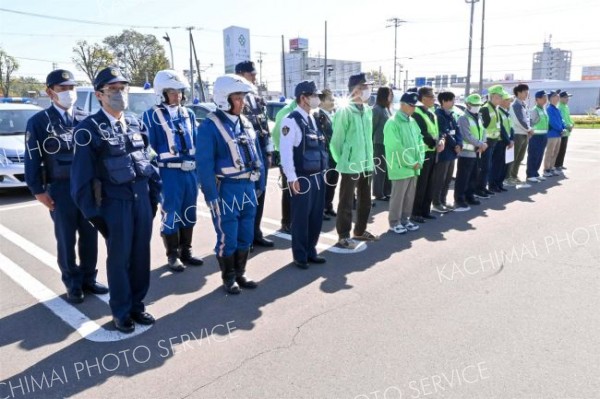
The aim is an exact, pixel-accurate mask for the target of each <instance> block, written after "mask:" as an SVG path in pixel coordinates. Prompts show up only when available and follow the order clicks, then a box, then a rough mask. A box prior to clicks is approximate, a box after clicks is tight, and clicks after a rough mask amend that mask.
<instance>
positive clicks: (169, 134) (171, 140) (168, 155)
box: [152, 105, 196, 161]
mask: <svg viewBox="0 0 600 399" xmlns="http://www.w3.org/2000/svg"><path fill="white" fill-rule="evenodd" d="M152 109H153V110H154V114H155V115H157V116H158V121H159V122H160V126H161V127H162V128H163V130H164V131H165V134H166V136H167V143H169V149H170V150H171V151H170V152H161V153H160V154H159V156H160V159H162V160H164V161H166V160H168V159H169V158H178V157H179V154H178V153H177V152H173V148H177V145H176V144H175V133H173V129H171V126H169V124H168V123H167V120H166V119H165V116H164V115H163V113H162V110H161V109H160V108H158V106H157V105H154V106H153V107H152ZM181 110H182V111H183V112H182V114H183V117H184V118H189V114H188V112H187V110H186V109H185V108H183V107H181ZM167 112H168V111H167ZM191 127H192V126H191V125H190V126H189V128H190V130H191ZM191 134H193V132H191ZM183 140H185V138H183ZM190 142H191V143H192V146H193V145H194V141H193V140H190ZM188 153H189V155H194V154H195V153H196V149H195V148H193V147H192V148H190V149H189V151H188Z"/></svg>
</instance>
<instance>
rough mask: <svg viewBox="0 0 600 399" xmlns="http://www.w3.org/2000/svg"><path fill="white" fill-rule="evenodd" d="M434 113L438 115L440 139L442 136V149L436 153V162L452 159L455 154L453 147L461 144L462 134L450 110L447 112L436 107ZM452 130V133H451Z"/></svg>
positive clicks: (454, 157)
mask: <svg viewBox="0 0 600 399" xmlns="http://www.w3.org/2000/svg"><path fill="white" fill-rule="evenodd" d="M435 114H436V115H437V117H438V126H439V128H440V139H441V138H444V140H445V144H444V151H442V152H440V153H439V155H438V162H444V161H453V160H455V159H456V157H457V154H456V152H455V151H454V147H456V146H457V145H458V146H461V147H462V145H463V141H462V135H461V134H460V129H459V127H458V123H457V122H456V119H454V115H453V114H452V112H450V113H447V112H446V111H444V110H443V109H442V108H437V109H436V110H435ZM452 131H454V134H452Z"/></svg>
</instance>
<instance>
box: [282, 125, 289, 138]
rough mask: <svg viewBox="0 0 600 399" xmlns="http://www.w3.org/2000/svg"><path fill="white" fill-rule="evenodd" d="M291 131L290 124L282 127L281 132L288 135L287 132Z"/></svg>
mask: <svg viewBox="0 0 600 399" xmlns="http://www.w3.org/2000/svg"><path fill="white" fill-rule="evenodd" d="M289 132H290V128H289V127H288V126H284V127H282V128H281V133H283V135H284V136H287V134H288V133H289Z"/></svg>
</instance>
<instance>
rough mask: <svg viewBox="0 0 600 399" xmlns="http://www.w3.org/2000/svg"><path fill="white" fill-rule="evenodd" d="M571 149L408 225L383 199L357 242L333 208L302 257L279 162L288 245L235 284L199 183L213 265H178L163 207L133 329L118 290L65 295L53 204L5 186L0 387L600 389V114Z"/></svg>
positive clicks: (393, 393)
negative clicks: (338, 229)
mask: <svg viewBox="0 0 600 399" xmlns="http://www.w3.org/2000/svg"><path fill="white" fill-rule="evenodd" d="M565 165H566V166H567V167H568V170H567V171H566V172H565V175H564V176H561V177H555V178H549V179H548V180H547V181H546V182H543V183H539V184H536V185H535V186H534V187H532V188H528V189H525V188H521V189H515V188H511V189H510V191H509V192H507V193H503V194H499V195H496V196H495V197H494V198H491V199H489V200H485V201H483V204H482V205H481V206H478V207H474V208H473V209H472V210H471V211H470V212H465V213H450V214H447V215H444V216H442V217H440V218H438V220H436V221H432V222H430V221H428V222H427V223H426V224H424V225H422V226H421V229H420V230H419V231H417V232H414V233H408V234H405V235H401V236H398V235H395V234H393V233H388V232H387V212H386V210H387V203H384V202H377V205H376V207H375V208H373V212H372V225H371V226H370V227H369V229H370V231H372V232H374V233H376V234H382V238H381V240H380V241H378V242H374V243H369V244H367V245H363V246H361V247H359V248H358V249H357V250H356V251H355V252H344V251H339V250H337V249H336V248H333V245H334V244H335V242H336V234H335V221H326V222H324V227H323V231H324V233H323V234H322V236H321V239H320V242H319V249H320V251H321V255H323V256H324V257H326V258H327V263H326V264H324V265H314V266H312V267H311V268H310V269H309V270H307V271H304V270H300V269H298V268H296V267H294V266H293V265H292V264H291V262H292V255H291V250H290V237H289V236H287V235H285V234H281V233H277V232H276V230H277V229H278V228H279V209H280V206H279V203H280V201H279V195H280V191H279V189H278V188H277V176H278V171H276V170H274V169H272V170H271V176H270V178H269V190H268V194H267V195H268V197H267V205H266V209H265V218H264V220H263V227H264V231H265V233H269V234H270V238H272V239H273V240H274V241H275V243H276V247H275V248H274V249H272V250H268V251H265V250H257V251H256V252H255V253H253V254H252V256H251V259H250V261H249V264H248V274H249V275H250V276H251V277H252V278H254V279H255V280H257V281H258V282H259V284H260V286H259V288H258V289H257V290H254V291H244V292H243V293H242V294H241V295H239V296H227V295H225V293H224V291H223V290H222V288H221V286H220V275H219V272H218V267H217V262H216V259H215V258H214V255H213V254H212V247H213V246H214V239H215V233H214V230H213V227H212V224H211V223H210V219H209V218H208V212H207V210H206V209H205V208H204V207H203V206H202V203H203V201H202V200H199V201H198V211H199V215H200V219H199V222H198V224H197V227H196V230H195V237H194V250H195V252H196V254H201V255H202V256H203V257H204V258H205V265H204V266H201V267H197V268H188V269H187V270H185V271H184V272H183V273H180V274H173V273H171V272H170V271H169V269H168V268H167V267H166V266H165V263H166V257H165V255H164V248H163V245H162V242H161V240H160V236H159V234H158V232H159V228H160V225H159V221H158V220H155V224H154V234H153V238H152V259H153V262H152V272H151V287H150V292H149V294H148V296H147V301H146V302H147V305H148V311H149V312H151V313H152V314H153V315H154V316H155V317H156V318H157V323H156V324H155V325H154V326H152V327H151V328H145V329H141V328H137V329H136V333H135V334H133V335H130V336H125V335H122V334H119V333H117V332H116V331H114V330H113V329H112V326H111V324H110V319H111V317H110V311H109V308H108V305H107V301H108V297H107V296H98V297H96V296H87V297H86V299H85V301H84V303H83V304H81V305H76V306H73V305H70V304H68V303H67V302H66V301H65V300H64V287H63V286H62V283H61V281H60V274H59V273H58V268H57V266H56V259H55V256H56V248H55V240H54V235H53V230H52V222H51V219H50V217H49V215H48V212H47V211H46V210H45V208H43V207H42V206H41V205H39V204H38V203H36V202H35V201H34V200H33V199H32V197H31V195H30V194H29V193H28V191H27V190H19V191H14V192H3V193H1V194H0V236H1V238H0V243H1V244H0V293H1V294H0V295H1V298H2V301H1V305H0V348H1V358H2V361H1V363H0V398H21V397H26V398H64V397H77V398H108V397H119V398H138V399H139V398H363V399H365V398H369V399H370V398H373V399H380V398H384V399H386V398H387V399H391V398H425V397H427V398H437V397H440V398H442V397H443V398H598V397H600V396H599V395H600V394H599V392H600V361H599V359H600V340H599V339H598V331H599V330H600V313H599V312H598V309H599V307H600V201H599V199H600V188H599V187H600V130H575V131H574V133H573V135H572V136H571V139H570V142H569V149H568V152H567V157H566V161H565ZM523 174H524V168H522V169H521V175H522V176H521V177H523ZM105 255H106V253H105V250H104V245H103V244H102V245H100V254H99V262H98V263H99V270H100V271H99V274H98V280H99V281H102V282H104V283H106V273H105V265H104V262H105Z"/></svg>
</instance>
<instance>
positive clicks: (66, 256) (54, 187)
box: [48, 180, 98, 290]
mask: <svg viewBox="0 0 600 399" xmlns="http://www.w3.org/2000/svg"><path fill="white" fill-rule="evenodd" d="M69 190H70V181H69V180H60V181H57V182H55V183H52V184H50V185H49V186H48V194H49V195H50V197H52V199H53V200H54V211H52V212H50V216H51V217H52V220H53V221H54V236H55V237H56V249H57V261H58V267H59V268H60V271H61V275H62V281H63V283H64V284H65V286H66V287H67V290H72V289H80V288H81V286H82V285H83V284H93V283H94V282H96V274H97V273H98V271H97V270H96V262H97V259H98V232H97V231H96V229H95V228H94V227H93V226H92V225H91V224H90V223H89V222H88V221H87V220H86V219H85V217H84V216H83V214H82V213H81V211H80V210H79V208H77V206H76V205H75V203H74V202H73V199H72V198H71V194H70V191H69ZM77 233H79V240H77ZM75 244H77V255H78V256H79V266H77V261H76V256H75Z"/></svg>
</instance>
